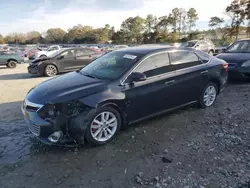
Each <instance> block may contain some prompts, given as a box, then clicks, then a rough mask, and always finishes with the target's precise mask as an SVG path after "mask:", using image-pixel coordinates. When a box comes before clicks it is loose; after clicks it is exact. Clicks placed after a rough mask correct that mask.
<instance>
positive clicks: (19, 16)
mask: <svg viewBox="0 0 250 188" xmlns="http://www.w3.org/2000/svg"><path fill="white" fill-rule="evenodd" d="M231 1H232V0H0V8H1V11H0V34H3V35H6V34H8V33H13V32H28V31H32V30H36V31H39V32H45V31H46V30H47V29H48V28H57V27H60V28H62V29H64V30H66V31H67V30H68V29H69V28H72V27H73V26H75V25H78V24H81V25H90V26H93V27H94V28H96V27H103V26H104V25H105V24H110V25H111V26H114V27H115V28H116V29H119V28H120V25H121V22H122V21H124V20H125V19H126V18H128V17H130V16H141V17H146V15H148V14H153V15H156V16H157V17H160V16H164V15H168V14H169V13H170V12H171V10H172V9H173V8H176V7H178V8H185V9H189V8H195V9H196V10H197V12H198V15H199V20H198V22H197V25H196V28H197V29H207V28H208V21H209V19H210V17H212V16H218V17H224V18H225V19H226V15H225V8H226V6H228V5H229V4H230V2H231Z"/></svg>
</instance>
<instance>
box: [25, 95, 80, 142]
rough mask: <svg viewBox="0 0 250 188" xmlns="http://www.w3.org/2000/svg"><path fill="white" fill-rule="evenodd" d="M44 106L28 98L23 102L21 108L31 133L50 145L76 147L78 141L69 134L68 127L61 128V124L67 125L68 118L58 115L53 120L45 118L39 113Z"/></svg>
mask: <svg viewBox="0 0 250 188" xmlns="http://www.w3.org/2000/svg"><path fill="white" fill-rule="evenodd" d="M43 106H44V105H41V104H35V103H31V102H29V101H27V100H25V101H24V102H23V104H22V107H21V109H22V113H23V116H24V120H25V121H26V123H27V124H28V128H29V130H30V131H31V133H33V134H34V135H35V136H36V137H37V138H38V139H39V140H40V141H41V142H43V143H45V144H48V145H57V146H66V147H75V146H76V145H77V143H76V141H75V140H74V139H73V138H71V137H70V136H69V135H68V134H67V132H66V128H65V129H61V126H64V127H65V126H67V119H66V118H65V117H63V116H58V117H56V118H55V119H53V121H48V120H44V119H43V118H41V117H40V115H39V114H38V111H39V110H40V109H41V108H42V107H43Z"/></svg>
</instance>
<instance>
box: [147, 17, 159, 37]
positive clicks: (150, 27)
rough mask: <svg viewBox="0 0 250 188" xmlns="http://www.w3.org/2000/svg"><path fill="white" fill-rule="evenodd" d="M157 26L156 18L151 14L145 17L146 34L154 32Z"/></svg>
mask: <svg viewBox="0 0 250 188" xmlns="http://www.w3.org/2000/svg"><path fill="white" fill-rule="evenodd" d="M156 25H157V17H156V16H153V15H152V14H149V15H147V18H146V20H145V28H146V32H147V33H151V32H153V31H154V29H155V27H156Z"/></svg>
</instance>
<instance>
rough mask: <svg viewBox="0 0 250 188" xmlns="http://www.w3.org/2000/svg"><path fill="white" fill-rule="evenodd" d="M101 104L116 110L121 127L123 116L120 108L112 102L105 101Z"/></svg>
mask: <svg viewBox="0 0 250 188" xmlns="http://www.w3.org/2000/svg"><path fill="white" fill-rule="evenodd" d="M102 106H109V107H112V108H114V109H115V110H117V112H118V113H119V114H120V117H121V127H123V125H124V123H125V122H124V121H125V117H124V113H122V111H121V109H120V108H119V107H118V106H117V105H116V104H114V103H106V104H103V105H102Z"/></svg>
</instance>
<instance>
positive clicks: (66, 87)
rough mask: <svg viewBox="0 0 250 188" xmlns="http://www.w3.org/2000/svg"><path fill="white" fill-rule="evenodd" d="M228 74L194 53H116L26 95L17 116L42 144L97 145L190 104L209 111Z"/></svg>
mask: <svg viewBox="0 0 250 188" xmlns="http://www.w3.org/2000/svg"><path fill="white" fill-rule="evenodd" d="M227 68H228V67H227V63H225V61H223V60H219V59H217V58H216V57H211V56H209V55H207V54H205V53H203V52H200V51H196V50H193V49H187V48H174V47H167V48H166V47H135V48H126V49H121V50H119V51H114V52H111V53H108V54H106V55H104V56H102V57H100V58H98V59H96V60H94V61H93V62H92V63H90V64H89V65H87V66H86V67H84V68H82V69H81V70H78V71H75V72H72V73H68V74H66V75H62V76H59V77H56V78H52V79H51V80H48V81H46V82H43V83H41V84H40V85H38V86H36V87H35V88H33V89H31V90H30V91H29V92H28V94H27V96H26V98H25V100H24V102H23V106H22V112H23V115H24V118H25V120H26V121H27V123H28V126H29V129H30V131H31V132H32V133H33V134H34V135H36V136H37V137H38V138H39V139H40V140H41V141H43V142H44V143H47V144H56V145H60V144H63V145H65V144H70V143H72V142H75V143H78V144H83V143H84V142H85V141H87V142H88V143H90V144H92V145H101V144H105V143H107V142H109V141H110V140H112V139H113V138H114V137H115V136H116V134H117V133H118V131H119V130H120V129H121V128H122V127H124V126H126V125H129V124H132V123H135V122H138V121H141V120H143V119H146V118H149V117H152V116H155V115H158V114H160V113H164V112H166V111H169V110H173V109H176V108H178V107H182V106H184V105H188V104H191V103H197V102H198V103H199V105H200V106H201V107H203V108H205V107H209V106H211V105H213V104H214V102H215V100H216V96H217V95H218V94H219V93H220V91H221V90H222V89H223V88H224V87H225V85H226V82H227Z"/></svg>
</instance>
